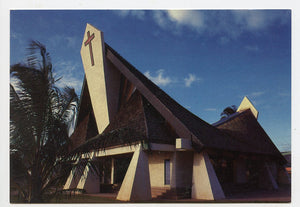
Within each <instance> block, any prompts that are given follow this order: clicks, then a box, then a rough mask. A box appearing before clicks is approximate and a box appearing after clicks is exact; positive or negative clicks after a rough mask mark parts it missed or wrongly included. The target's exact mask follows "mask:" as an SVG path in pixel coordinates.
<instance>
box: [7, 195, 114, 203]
mask: <svg viewBox="0 0 300 207" xmlns="http://www.w3.org/2000/svg"><path fill="white" fill-rule="evenodd" d="M10 202H11V203H24V202H22V201H21V200H19V199H18V197H17V196H11V197H10ZM47 203H120V201H117V200H115V199H114V198H104V197H97V196H89V195H84V194H79V195H72V196H71V197H70V196H67V195H62V196H57V197H56V198H54V199H52V200H51V201H50V202H47Z"/></svg>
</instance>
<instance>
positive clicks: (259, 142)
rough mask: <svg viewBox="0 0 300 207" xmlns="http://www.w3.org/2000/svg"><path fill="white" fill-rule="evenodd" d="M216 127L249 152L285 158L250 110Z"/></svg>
mask: <svg viewBox="0 0 300 207" xmlns="http://www.w3.org/2000/svg"><path fill="white" fill-rule="evenodd" d="M216 127H217V128H218V129H220V130H221V131H222V132H223V133H225V134H228V135H229V136H231V137H232V138H233V139H236V140H238V141H239V142H240V143H242V145H243V146H244V147H246V151H248V152H252V153H258V154H266V155H272V156H276V157H279V158H280V159H282V158H283V157H282V155H281V153H280V152H279V151H278V149H277V147H276V146H275V145H274V143H273V142H272V141H271V139H270V137H269V136H268V135H267V133H266V132H265V130H264V129H263V128H262V127H261V125H260V124H259V123H258V121H257V119H256V118H255V117H254V116H253V114H252V112H251V111H250V109H248V110H245V111H243V112H240V113H238V114H235V115H234V116H232V117H229V118H228V119H227V120H226V121H224V122H221V123H219V124H218V125H216ZM282 160H284V159H282Z"/></svg>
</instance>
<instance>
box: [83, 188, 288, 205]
mask: <svg viewBox="0 0 300 207" xmlns="http://www.w3.org/2000/svg"><path fill="white" fill-rule="evenodd" d="M86 195H88V196H94V197H103V198H112V199H116V197H117V193H98V194H86ZM149 202H150V203H151V202H153V203H179V202H180V203H256V202H259V203H289V202H291V187H290V186H284V187H281V188H280V189H279V190H258V191H253V192H247V193H237V194H235V195H232V196H227V197H226V199H224V200H219V201H207V200H198V199H180V200H171V199H152V200H151V201H149ZM149 202H147V203H149Z"/></svg>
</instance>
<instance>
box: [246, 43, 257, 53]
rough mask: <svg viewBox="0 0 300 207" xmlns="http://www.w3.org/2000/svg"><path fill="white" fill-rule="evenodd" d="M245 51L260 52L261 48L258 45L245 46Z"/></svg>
mask: <svg viewBox="0 0 300 207" xmlns="http://www.w3.org/2000/svg"><path fill="white" fill-rule="evenodd" d="M245 49H246V50H248V51H250V52H257V51H259V47H258V46H257V45H247V46H245Z"/></svg>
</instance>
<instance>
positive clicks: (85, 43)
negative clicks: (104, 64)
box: [84, 31, 95, 66]
mask: <svg viewBox="0 0 300 207" xmlns="http://www.w3.org/2000/svg"><path fill="white" fill-rule="evenodd" d="M87 37H88V39H87V40H86V41H85V42H84V46H87V45H89V49H90V56H91V63H92V66H94V56H93V48H92V40H93V39H94V38H95V35H94V33H93V34H92V35H90V31H88V32H87Z"/></svg>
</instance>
